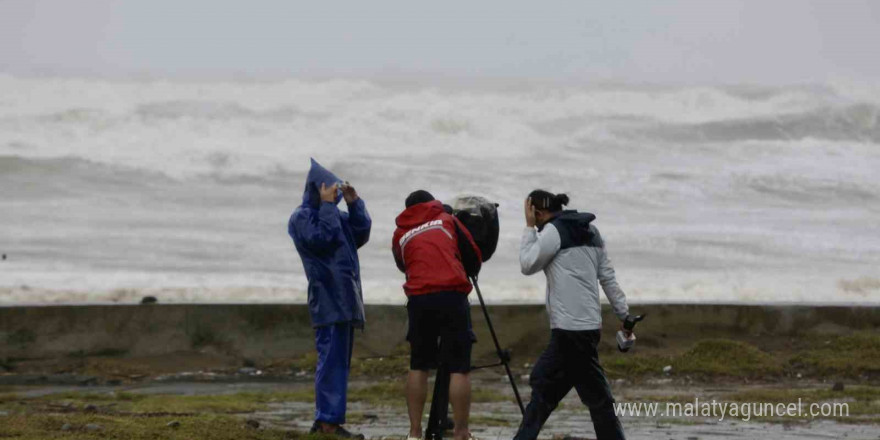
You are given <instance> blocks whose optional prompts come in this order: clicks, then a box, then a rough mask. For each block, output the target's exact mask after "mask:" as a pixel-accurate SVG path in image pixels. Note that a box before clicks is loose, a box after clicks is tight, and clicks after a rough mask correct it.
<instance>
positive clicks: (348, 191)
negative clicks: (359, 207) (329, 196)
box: [342, 182, 358, 203]
mask: <svg viewBox="0 0 880 440" xmlns="http://www.w3.org/2000/svg"><path fill="white" fill-rule="evenodd" d="M342 197H344V198H345V203H354V202H356V201H357V199H358V193H357V190H355V189H354V187H353V186H351V184H349V183H348V182H345V183H344V184H342Z"/></svg>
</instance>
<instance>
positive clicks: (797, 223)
mask: <svg viewBox="0 0 880 440" xmlns="http://www.w3.org/2000/svg"><path fill="white" fill-rule="evenodd" d="M310 157H314V158H315V159H316V160H318V161H319V162H321V163H322V164H323V165H324V166H326V167H327V168H330V169H331V170H333V171H334V172H335V173H336V174H337V175H338V176H340V177H342V178H344V179H346V180H348V181H350V182H351V183H352V184H353V185H354V186H355V187H356V188H357V190H358V192H359V193H360V195H361V197H362V198H363V199H364V200H365V201H366V204H367V207H368V209H369V211H370V214H371V215H372V218H373V230H372V236H371V239H370V242H369V243H368V244H367V245H366V246H365V247H364V248H362V249H361V251H360V259H361V266H362V273H363V279H364V296H365V299H366V302H368V303H373V304H402V303H403V302H404V300H405V299H404V295H403V293H402V290H401V288H400V285H401V284H402V283H403V275H402V274H401V273H399V272H398V270H397V268H396V267H395V264H394V261H393V258H392V256H391V250H390V248H391V242H390V240H391V234H392V232H393V230H394V218H395V216H396V215H397V214H398V213H399V212H400V211H401V210H402V209H403V207H404V198H405V197H406V195H407V194H408V193H409V192H411V191H413V190H416V189H425V190H428V191H431V192H432V193H433V194H434V195H435V196H436V197H437V198H439V199H442V200H447V201H448V200H451V199H452V198H453V197H455V196H457V195H462V194H476V195H481V196H484V197H487V198H489V199H491V200H493V201H495V202H497V203H499V204H500V208H499V209H500V214H501V237H500V242H499V245H498V250H497V252H496V254H495V256H493V257H492V259H491V260H490V261H489V262H487V263H486V264H485V265H484V270H483V272H482V274H481V276H480V285H481V287H482V291H483V294H484V295H485V297H486V299H487V301H489V302H490V303H540V302H543V300H544V288H543V286H544V277H543V275H536V276H532V277H525V276H523V275H521V274H520V271H519V263H518V248H519V240H520V236H521V233H522V230H523V227H524V220H523V215H522V204H523V199H524V198H525V196H526V194H528V192H529V191H531V190H532V189H535V188H542V189H547V190H549V191H552V192H565V193H567V194H568V195H569V196H570V198H571V205H570V208H573V209H578V210H581V211H589V212H592V213H594V214H596V216H597V220H596V223H595V224H596V226H597V227H598V228H599V230H600V231H601V232H602V235H603V237H604V238H605V241H606V243H607V246H608V251H609V255H610V256H611V259H612V261H613V262H614V265H615V267H616V269H617V277H618V280H619V281H620V283H621V286H622V287H623V289H624V290H625V291H626V292H627V294H628V297H629V300H630V301H631V302H634V303H639V302H641V303H655V302H678V303H689V302H690V303H806V304H827V303H834V304H838V303H846V304H866V305H868V304H870V305H878V304H880V222H878V219H880V177H878V173H877V172H878V170H880V88H877V87H870V86H865V85H860V84H852V83H839V84H838V83H829V84H820V85H798V86H787V87H781V86H777V87H764V86H760V87H759V86H724V87H720V86H687V87H685V86H659V85H645V84H612V83H602V84H592V83H585V84H557V83H553V84H549V83H528V82H490V81H486V82H482V83H469V84H456V83H455V81H453V80H445V81H436V82H432V81H396V82H395V81H385V82H375V81H368V80H352V79H345V80H342V79H339V80H315V79H308V80H306V79H296V80H295V79H289V80H275V81H265V80H249V79H241V80H229V81H219V80H215V81H192V80H190V81H187V80H175V81H172V80H155V79H150V80H147V79H129V80H110V79H83V78H59V77H39V78H37V77H34V78H30V77H15V76H0V225H2V227H0V253H3V254H5V259H3V260H2V261H0V305H24V304H59V303H64V304H73V303H90V304H95V303H134V302H137V301H139V300H140V299H141V297H143V296H145V295H153V296H157V297H158V298H159V301H160V302H166V303H167V302H195V303H245V302H247V303H252V302H283V303H300V302H304V301H305V298H306V294H305V288H306V280H305V278H304V275H303V268H302V265H301V263H300V260H299V257H298V256H297V254H296V251H295V250H294V247H293V245H292V243H291V240H290V238H289V237H288V235H287V220H288V217H289V215H290V213H291V211H292V210H293V209H294V208H295V207H296V206H297V205H299V204H300V202H301V199H302V192H303V184H304V178H305V173H306V172H307V170H308V166H309V158H310ZM343 207H344V204H343Z"/></svg>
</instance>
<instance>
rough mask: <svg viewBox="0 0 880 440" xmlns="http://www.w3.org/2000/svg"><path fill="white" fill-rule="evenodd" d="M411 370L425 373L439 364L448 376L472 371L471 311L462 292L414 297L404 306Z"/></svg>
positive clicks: (436, 293)
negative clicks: (447, 372) (447, 370)
mask: <svg viewBox="0 0 880 440" xmlns="http://www.w3.org/2000/svg"><path fill="white" fill-rule="evenodd" d="M406 310H407V313H408V315H409V330H408V331H407V334H406V340H407V341H409V346H410V360H409V368H410V370H422V371H427V370H430V369H433V368H437V366H438V365H439V363H440V362H442V363H443V364H445V365H446V366H447V367H448V368H449V372H451V373H467V372H469V371H471V346H472V345H473V339H472V336H471V308H470V304H469V303H468V299H467V295H465V294H464V293H461V292H435V293H427V294H424V295H416V296H412V297H410V298H409V301H408V302H407V303H406Z"/></svg>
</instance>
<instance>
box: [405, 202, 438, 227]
mask: <svg viewBox="0 0 880 440" xmlns="http://www.w3.org/2000/svg"><path fill="white" fill-rule="evenodd" d="M445 212H446V211H444V210H443V204H442V203H440V201H439V200H431V201H430V202H424V203H418V204H415V205H412V206H410V207H409V208H406V210H404V211H403V212H401V213H400V215H398V216H397V219H396V220H395V223H397V226H398V227H401V228H404V229H410V228H413V227H415V226H418V225H420V224H422V223H425V222H427V221H429V220H433V219H435V218H437V216H439V215H440V214H444V213H445Z"/></svg>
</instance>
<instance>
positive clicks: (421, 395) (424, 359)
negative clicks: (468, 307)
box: [406, 294, 438, 438]
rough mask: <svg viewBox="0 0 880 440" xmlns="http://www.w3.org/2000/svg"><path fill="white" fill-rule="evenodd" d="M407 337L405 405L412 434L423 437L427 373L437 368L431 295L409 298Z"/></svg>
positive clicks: (435, 336) (435, 330)
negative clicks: (407, 363)
mask: <svg viewBox="0 0 880 440" xmlns="http://www.w3.org/2000/svg"><path fill="white" fill-rule="evenodd" d="M406 310H407V316H408V318H409V322H408V329H407V333H406V339H407V341H409V352H410V357H409V375H408V376H407V380H406V407H407V412H408V413H409V436H410V437H414V438H422V412H424V410H425V400H427V396H428V374H429V372H430V370H431V369H432V368H437V338H438V333H437V326H436V324H435V322H434V314H433V313H431V310H432V298H431V297H430V294H428V295H424V296H418V297H412V298H409V300H408V301H407V304H406Z"/></svg>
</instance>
